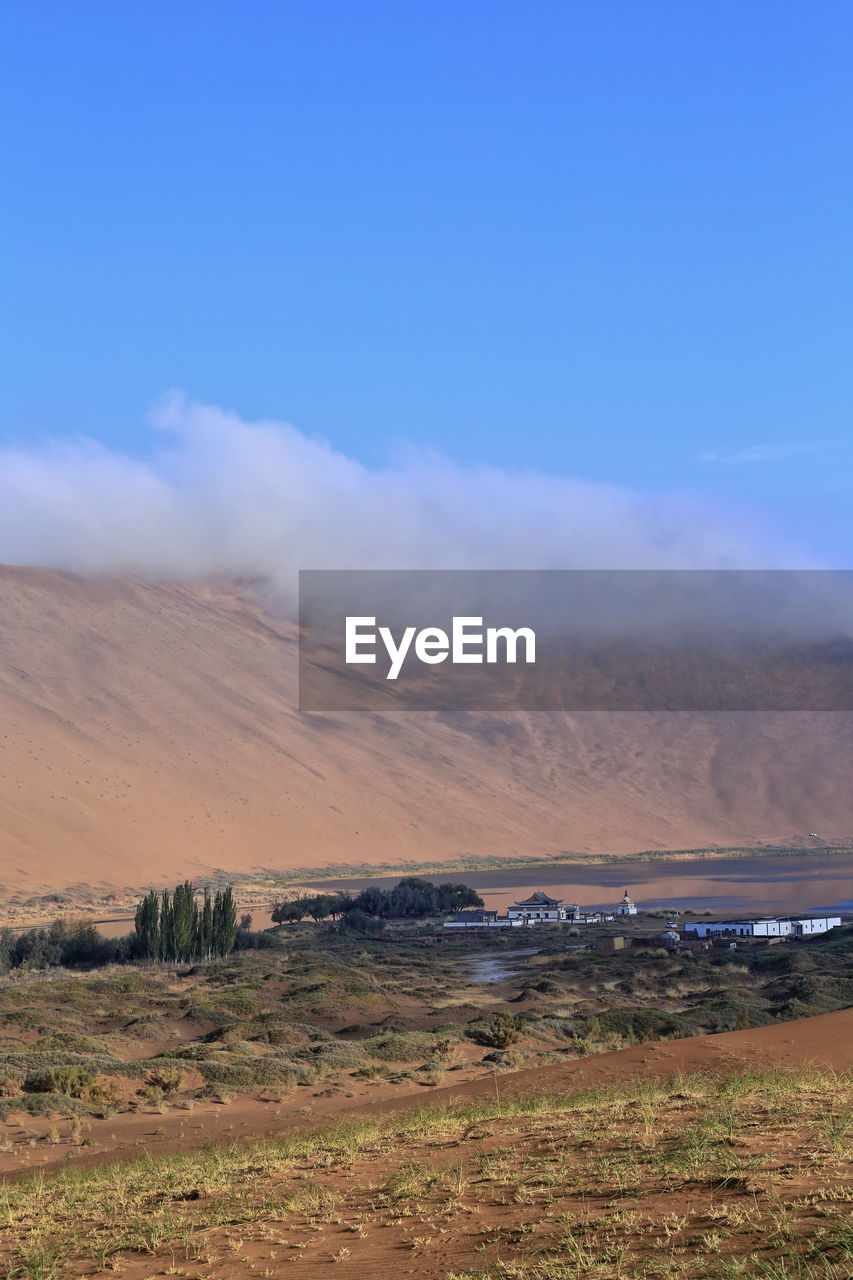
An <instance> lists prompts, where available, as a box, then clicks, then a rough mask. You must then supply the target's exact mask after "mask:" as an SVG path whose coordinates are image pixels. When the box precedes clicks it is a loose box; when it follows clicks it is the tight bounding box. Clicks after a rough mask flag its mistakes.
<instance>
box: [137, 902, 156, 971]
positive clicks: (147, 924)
mask: <svg viewBox="0 0 853 1280" xmlns="http://www.w3.org/2000/svg"><path fill="white" fill-rule="evenodd" d="M134 929H135V933H136V938H135V948H134V949H135V951H136V954H137V955H139V956H141V957H142V959H143V960H157V959H158V958H159V955H160V902H159V899H158V897H157V894H156V892H155V890H154V889H152V890H151V892H150V893H146V895H145V897H144V898H143V899H142V901H141V902H140V903H139V905H138V906H137V908H136V916H135V919H134Z"/></svg>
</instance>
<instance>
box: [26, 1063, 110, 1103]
mask: <svg viewBox="0 0 853 1280" xmlns="http://www.w3.org/2000/svg"><path fill="white" fill-rule="evenodd" d="M94 1083H95V1076H94V1073H93V1072H91V1071H87V1069H86V1068H85V1067H42V1068H41V1069H40V1070H37V1071H31V1072H30V1074H29V1075H28V1076H27V1078H26V1080H25V1081H24V1089H25V1091H26V1092H27V1093H61V1094H64V1095H65V1096H66V1097H67V1098H85V1097H87V1096H88V1094H89V1092H90V1090H91V1088H92V1086H93V1085H94Z"/></svg>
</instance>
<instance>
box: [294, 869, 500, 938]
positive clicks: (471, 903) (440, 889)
mask: <svg viewBox="0 0 853 1280" xmlns="http://www.w3.org/2000/svg"><path fill="white" fill-rule="evenodd" d="M482 905H483V899H482V898H481V897H480V895H479V894H478V893H476V892H475V891H474V890H473V889H470V888H469V887H468V885H466V884H441V885H434V884H432V883H431V882H430V881H429V880H421V879H420V878H419V877H418V876H405V877H404V878H403V879H402V880H400V882H399V883H398V884H397V885H395V887H394V888H393V889H390V890H386V889H377V888H375V887H373V886H369V887H368V888H366V889H362V891H361V893H358V894H356V895H355V896H352V895H350V894H347V893H337V894H332V893H319V894H315V895H314V896H313V897H300V898H294V899H292V900H290V901H287V902H277V903H276V904H275V906H274V907H273V910H272V918H273V920H274V921H276V922H277V923H279V924H284V923H288V924H294V923H296V922H297V921H299V920H304V919H305V917H306V916H310V917H311V919H312V920H315V921H316V922H317V923H319V922H320V921H322V920H328V919H330V918H331V919H333V920H336V919H338V918H343V920H344V921H345V922H347V923H348V924H349V927H350V928H353V929H355V930H356V931H357V932H361V933H364V932H369V931H370V930H369V929H368V928H366V927H365V926H364V923H363V922H364V921H366V920H421V919H425V918H426V917H428V916H439V915H446V914H447V913H448V912H451V911H459V910H461V909H462V908H463V907H482Z"/></svg>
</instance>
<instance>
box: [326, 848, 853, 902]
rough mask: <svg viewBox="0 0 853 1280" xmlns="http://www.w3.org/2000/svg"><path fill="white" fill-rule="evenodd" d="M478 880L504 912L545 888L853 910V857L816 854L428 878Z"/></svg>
mask: <svg viewBox="0 0 853 1280" xmlns="http://www.w3.org/2000/svg"><path fill="white" fill-rule="evenodd" d="M405 874H406V872H405V870H404V869H401V871H400V872H399V873H398V874H397V875H394V876H387V875H386V876H383V877H373V878H370V877H364V878H360V879H355V878H354V879H352V880H317V881H313V882H312V883H311V885H310V886H308V885H306V886H305V888H306V889H308V890H309V891H319V890H320V889H324V890H332V891H335V890H337V891H344V890H349V891H350V892H352V893H357V892H358V891H359V889H363V888H364V887H365V886H366V885H377V886H378V887H380V888H385V889H387V888H390V887H391V886H392V885H394V884H396V882H397V880H398V879H399V878H400V876H402V875H405ZM425 878H426V879H428V880H432V881H433V883H434V884H443V883H445V882H447V881H454V882H458V881H461V882H462V883H463V884H468V885H471V887H472V888H474V889H476V890H477V892H478V893H479V894H480V895H481V897H482V898H483V901H484V902H485V904H486V906H487V907H488V908H490V909H491V910H493V911H494V910H497V911H505V910H506V908H507V907H508V906H509V905H511V904H512V903H513V902H515V901H516V900H517V899H519V898H525V897H527V896H528V895H529V894H531V893H532V892H533V891H534V890H536V889H543V890H544V891H545V893H548V894H550V895H551V897H553V898H562V899H563V900H564V901H566V902H577V903H580V905H581V906H583V907H613V906H615V905H616V903H617V902H618V901H619V899H620V898H621V897H622V894H623V893H624V892H625V890H626V889H627V890H628V891H629V893H630V894H631V897H632V898H633V899H634V900H635V902H636V903H637V905H638V906H639V907H645V908H650V909H653V908H656V907H657V908H662V909H664V910H667V909H669V910H676V909H680V910H682V911H684V910H688V909H689V910H693V911H713V912H715V913H716V912H724V911H732V912H739V913H743V912H753V913H756V914H765V913H766V914H768V915H791V914H793V913H795V912H798V911H807V912H811V913H819V912H821V911H834V912H853V855H850V854H825V855H821V854H816V855H811V854H810V855H795V856H791V857H775V856H774V857H766V858H760V857H759V858H755V857H753V858H750V857H745V858H693V859H689V860H688V859H685V860H684V861H680V860H679V861H674V860H672V861H671V860H667V859H665V858H660V859H655V860H654V861H644V862H619V863H610V864H608V865H605V866H588V865H587V866H585V865H583V864H579V863H556V862H555V863H549V864H548V865H547V866H540V867H510V868H507V869H504V870H497V871H455V872H451V873H449V874H443V873H442V874H435V875H428V876H426V877H425Z"/></svg>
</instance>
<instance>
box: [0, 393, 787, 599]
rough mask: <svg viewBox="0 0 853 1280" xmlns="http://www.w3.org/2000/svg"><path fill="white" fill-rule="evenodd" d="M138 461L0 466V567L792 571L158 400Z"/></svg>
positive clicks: (669, 516)
mask: <svg viewBox="0 0 853 1280" xmlns="http://www.w3.org/2000/svg"><path fill="white" fill-rule="evenodd" d="M152 425H153V426H155V427H156V428H158V429H159V432H160V434H159V435H158V437H157V438H156V447H155V450H154V452H153V455H152V457H151V458H150V459H149V460H146V461H139V460H136V459H134V458H131V457H128V456H125V455H123V454H121V453H118V452H115V451H112V450H110V449H107V448H105V447H104V446H102V445H100V444H97V443H95V442H94V441H92V440H89V439H81V438H77V439H73V440H65V441H58V442H54V443H52V444H49V445H47V446H42V447H38V448H33V449H30V450H20V449H17V450H13V449H7V450H4V451H0V559H3V560H5V561H6V562H7V563H16V564H24V563H29V564H45V565H53V566H57V567H62V568H69V569H74V570H78V571H105V570H131V571H135V572H138V573H146V574H162V575H176V574H177V575H191V574H210V573H217V574H240V575H245V574H252V575H268V576H269V577H270V578H272V579H273V580H274V581H275V582H276V583H277V584H279V586H280V587H282V588H283V589H285V590H286V591H287V592H288V593H289V592H290V590H291V588H292V585H293V581H294V575H295V571H296V570H297V569H298V568H326V567H335V568H409V567H423V568H643V567H673V568H682V567H772V566H776V565H780V564H789V565H790V564H799V563H802V560H801V559H800V558H799V557H798V556H796V555H794V554H793V553H792V552H791V551H790V549H789V550H788V551H780V550H779V549H778V547H776V548H774V546H773V545H772V543H771V542H770V540H769V539H767V540H765V539H763V538H762V537H761V536H760V535H759V534H758V533H757V531H755V530H751V529H750V528H749V527H748V526H747V525H746V524H744V523H738V522H737V521H735V520H734V519H733V518H732V515H731V513H728V512H725V511H721V510H719V509H713V508H711V507H709V506H708V505H706V504H704V503H702V502H700V501H699V500H698V499H695V498H691V497H690V496H679V495H670V496H660V495H649V494H643V493H639V492H634V491H632V490H629V489H626V488H621V487H618V486H616V485H608V484H601V483H593V482H591V481H588V480H582V479H575V478H572V477H570V476H555V475H548V474H544V473H541V472H535V471H525V470H517V471H516V470H506V469H500V468H496V467H489V466H463V465H461V464H459V463H456V462H453V461H451V460H449V459H448V458H445V457H442V456H440V455H437V454H434V453H425V452H423V451H419V450H416V449H412V450H411V451H410V452H409V453H408V454H407V455H406V457H405V459H404V460H402V461H399V462H397V463H395V464H393V465H389V466H387V467H384V468H379V469H372V468H369V467H366V466H364V465H363V464H362V463H360V462H358V461H356V460H355V459H353V458H350V457H347V456H346V455H345V454H342V453H340V452H338V451H337V450H335V449H334V448H332V446H331V445H330V444H328V443H327V442H325V441H323V440H318V439H313V438H310V437H308V436H306V435H304V434H303V433H302V432H300V431H298V430H296V429H295V428H294V427H292V426H289V425H287V424H285V423H282V422H275V421H262V422H252V423H249V422H244V421H242V420H241V419H240V418H239V417H237V416H236V415H235V414H233V413H230V412H226V411H224V410H222V409H218V408H216V407H213V406H210V405H205V404H200V403H197V402H194V401H190V400H187V399H186V398H185V397H183V396H181V395H179V394H171V395H169V396H168V397H166V398H165V399H164V400H163V401H162V403H161V404H160V405H159V406H158V407H157V409H156V410H155V411H154V413H153V414H152Z"/></svg>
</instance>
